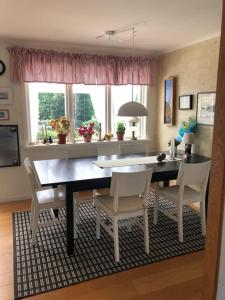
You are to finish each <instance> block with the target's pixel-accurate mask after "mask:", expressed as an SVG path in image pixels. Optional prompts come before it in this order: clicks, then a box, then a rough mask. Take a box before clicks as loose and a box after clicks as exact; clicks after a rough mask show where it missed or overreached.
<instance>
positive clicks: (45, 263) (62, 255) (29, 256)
mask: <svg viewBox="0 0 225 300" xmlns="http://www.w3.org/2000/svg"><path fill="white" fill-rule="evenodd" d="M152 198H153V194H152V193H151V194H150V195H149V230H150V254H149V255H147V254H146V253H145V252H144V240H143V232H142V231H141V230H140V228H139V227H138V226H137V225H133V226H132V231H131V232H128V231H127V228H126V227H121V228H120V229H119V240H120V241H119V242H120V263H116V262H115V261H114V247H113V241H112V239H111V237H110V236H109V235H108V234H107V233H106V232H105V230H104V229H102V228H101V239H100V240H96V237H95V236H96V235H95V209H94V208H93V206H92V204H91V203H90V202H87V203H84V204H82V205H81V223H80V225H79V227H78V228H79V232H78V239H77V240H76V241H75V255H74V256H68V255H67V252H66V238H65V224H59V225H52V226H45V227H42V228H40V229H39V231H38V235H37V245H36V246H35V247H32V246H31V233H30V229H29V222H30V212H29V211H24V212H15V213H14V214H13V235H14V296H15V299H21V298H24V297H27V296H32V295H35V294H39V293H43V292H47V291H51V290H54V289H58V288H62V287H66V286H68V285H72V284H75V283H79V282H82V281H86V280H90V279H94V278H97V277H100V276H105V275H109V274H112V273H116V272H120V271H125V270H128V269H131V268H134V267H139V266H143V265H146V264H150V263H155V262H159V261H162V260H164V259H168V258H172V257H175V256H179V255H183V254H188V253H190V252H194V251H197V250H201V249H203V248H204V243H205V241H204V239H203V237H202V235H201V225H200V217H199V215H198V214H197V213H196V212H195V211H193V210H192V209H191V208H189V207H185V208H184V242H183V243H179V241H178V233H177V223H175V222H174V221H172V220H170V219H169V218H168V217H166V216H164V215H163V214H161V213H159V219H158V225H154V224H153V223H152V220H153V205H152ZM160 205H161V206H163V207H164V208H166V209H169V210H173V209H174V207H173V206H171V205H168V204H166V202H165V201H164V200H163V199H161V201H160ZM64 214H65V211H64V210H61V211H60V215H61V216H63V215H64ZM103 217H104V216H103ZM41 218H43V220H44V219H49V218H50V216H49V215H48V213H47V212H44V213H42V215H41Z"/></svg>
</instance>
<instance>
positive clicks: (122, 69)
mask: <svg viewBox="0 0 225 300" xmlns="http://www.w3.org/2000/svg"><path fill="white" fill-rule="evenodd" d="M8 50H9V52H10V66H11V80H12V81H20V82H54V83H84V84H109V85H122V84H132V83H133V84H139V85H154V84H155V83H156V77H157V75H156V70H157V62H156V61H155V60H153V59H151V58H148V57H121V56H111V55H89V54H74V53H64V52H56V51H53V50H40V49H25V48H19V47H12V48H8ZM132 70H133V72H132ZM132 73H133V80H132Z"/></svg>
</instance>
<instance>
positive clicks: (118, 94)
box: [111, 84, 141, 137]
mask: <svg viewBox="0 0 225 300" xmlns="http://www.w3.org/2000/svg"><path fill="white" fill-rule="evenodd" d="M111 99H112V131H113V133H115V132H116V125H117V123H118V122H123V123H125V127H126V131H125V137H130V136H131V135H132V133H131V131H132V130H134V129H132V128H131V124H130V122H129V120H130V119H131V118H125V117H119V116H118V110H119V108H120V106H122V105H123V104H125V103H126V102H129V101H131V99H132V85H130V84H129V85H125V86H123V85H122V86H121V85H119V86H112V87H111ZM133 99H134V101H137V102H140V100H141V88H140V86H137V85H134V86H133ZM138 120H139V119H138ZM135 127H136V130H135V131H136V136H137V137H140V136H141V132H140V123H139V122H137V123H136V126H135Z"/></svg>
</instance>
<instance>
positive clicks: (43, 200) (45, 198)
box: [36, 189, 65, 208]
mask: <svg viewBox="0 0 225 300" xmlns="http://www.w3.org/2000/svg"><path fill="white" fill-rule="evenodd" d="M36 194H37V200H38V204H40V205H45V206H48V204H50V207H51V208H55V207H56V208H58V207H63V206H64V205H65V194H64V193H63V192H62V191H61V190H59V189H58V190H56V189H47V190H41V191H37V192H36ZM56 195H57V197H56Z"/></svg>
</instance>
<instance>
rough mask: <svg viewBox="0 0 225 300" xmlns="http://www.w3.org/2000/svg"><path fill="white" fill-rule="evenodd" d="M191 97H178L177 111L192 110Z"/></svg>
mask: <svg viewBox="0 0 225 300" xmlns="http://www.w3.org/2000/svg"><path fill="white" fill-rule="evenodd" d="M192 103H193V95H183V96H180V97H179V109H180V110H186V109H192Z"/></svg>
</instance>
